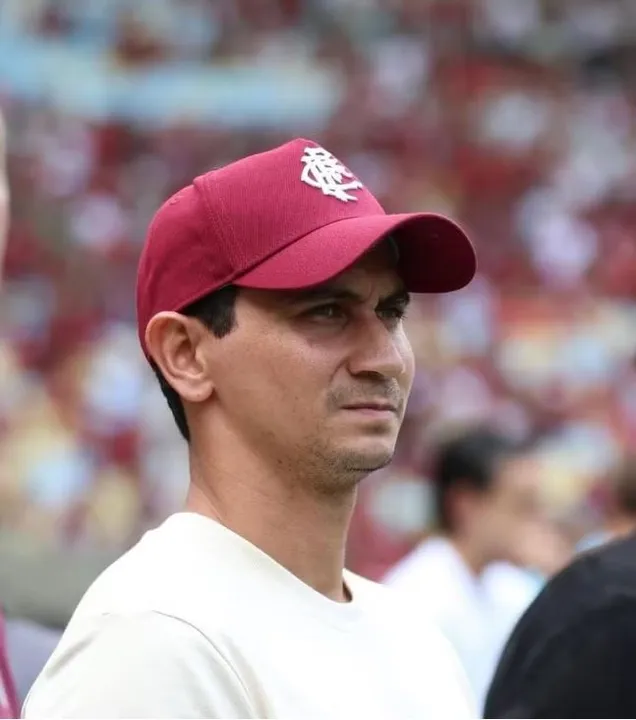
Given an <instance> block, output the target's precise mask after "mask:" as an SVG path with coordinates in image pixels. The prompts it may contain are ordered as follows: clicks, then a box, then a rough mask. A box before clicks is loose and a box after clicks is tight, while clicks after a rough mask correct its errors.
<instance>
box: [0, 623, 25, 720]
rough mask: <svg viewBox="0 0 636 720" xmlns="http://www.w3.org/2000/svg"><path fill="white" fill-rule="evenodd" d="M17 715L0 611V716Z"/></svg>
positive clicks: (16, 716)
mask: <svg viewBox="0 0 636 720" xmlns="http://www.w3.org/2000/svg"><path fill="white" fill-rule="evenodd" d="M18 717H20V708H19V707H18V696H17V693H16V689H15V684H14V682H13V675H12V673H11V668H10V667H9V659H8V657H7V646H6V642H5V628H4V615H3V614H2V613H1V612H0V718H18Z"/></svg>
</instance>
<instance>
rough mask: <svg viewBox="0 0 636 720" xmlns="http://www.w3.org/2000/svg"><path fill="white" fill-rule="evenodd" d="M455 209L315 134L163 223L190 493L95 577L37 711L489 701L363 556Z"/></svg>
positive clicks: (196, 192) (456, 236)
mask: <svg viewBox="0 0 636 720" xmlns="http://www.w3.org/2000/svg"><path fill="white" fill-rule="evenodd" d="M474 272H475V255H474V250H473V248H472V245H471V244H470V242H469V240H468V238H467V237H466V235H465V234H464V233H463V231H462V230H461V229H460V228H459V227H458V226H457V225H455V224H454V223H453V222H452V221H450V220H448V219H446V218H443V217H441V216H438V215H429V214H417V215H386V214H385V213H384V211H383V210H382V208H381V207H380V206H379V204H378V203H377V201H376V200H375V198H374V197H373V196H372V195H371V194H370V193H369V192H368V191H367V190H366V189H365V188H364V186H363V184H362V182H361V181H360V180H359V179H358V178H356V177H355V176H354V175H353V174H352V173H351V172H350V171H349V170H348V169H347V168H346V167H344V166H343V165H342V164H341V163H340V162H339V161H338V160H337V159H336V158H335V157H334V156H333V155H331V154H330V153H329V152H327V151H326V150H325V149H324V148H321V147H320V146H318V145H317V144H316V143H314V142H312V141H309V140H303V139H297V140H293V141H291V142H289V143H286V144H285V145H282V146H280V147H278V148H275V149H274V150H271V151H268V152H265V153H261V154H258V155H253V156H250V157H247V158H244V159H242V160H239V161H237V162H235V163H232V164H230V165H228V166H226V167H224V168H222V169H219V170H216V171H212V172H210V173H207V174H205V175H203V176H201V177H198V178H196V179H195V180H194V181H193V183H192V185H189V186H188V187H186V188H185V189H183V190H181V191H180V192H178V193H177V194H176V195H175V196H173V197H172V198H171V199H169V200H168V201H167V202H166V203H165V204H164V205H163V206H162V207H161V208H160V209H159V211H158V213H157V214H156V216H155V218H154V219H153V221H152V223H151V226H150V230H149V233H148V237H147V239H146V244H145V247H144V250H143V252H142V256H141V260H140V264H139V272H138V280H137V310H138V323H139V336H140V341H141V345H142V348H143V351H144V353H145V355H146V357H147V358H148V360H149V361H150V363H151V365H152V367H153V369H154V370H155V373H156V374H157V377H158V379H159V382H160V384H161V387H162V389H163V391H164V394H165V395H166V398H167V399H168V403H169V405H170V408H171V410H172V412H173V414H174V417H175V420H176V422H177V425H178V427H179V429H180V430H181V433H182V434H183V436H184V438H185V439H186V440H187V441H188V443H189V459H190V487H189V492H188V496H187V501H186V505H185V509H184V511H183V512H178V513H176V514H174V515H173V516H171V517H170V518H168V519H167V520H166V521H165V522H164V523H163V524H162V525H161V526H160V527H159V528H157V529H154V530H152V531H150V532H148V533H147V534H146V535H145V536H144V537H143V538H142V539H141V541H140V542H139V543H138V544H137V545H136V546H135V547H133V548H132V549H131V550H130V551H129V552H128V553H127V554H125V555H124V556H123V557H122V558H120V559H119V560H118V561H116V562H115V563H114V564H113V565H112V566H111V567H110V568H108V569H107V570H106V571H105V572H104V573H103V574H102V575H101V576H100V577H99V578H98V579H97V581H96V582H95V583H94V584H93V585H92V587H91V588H90V589H89V590H88V592H87V593H86V595H85V596H84V598H83V599H82V601H81V602H80V604H79V606H78V608H77V610H76V612H75V614H74V616H73V618H72V619H71V621H70V623H69V625H68V628H67V630H66V632H65V633H64V636H63V637H62V640H61V642H60V643H59V645H58V647H57V648H56V650H55V652H54V653H53V656H52V658H51V659H50V661H49V662H48V663H47V665H46V667H45V668H44V670H43V672H42V674H41V675H40V677H39V678H38V680H37V681H36V682H35V684H34V686H33V688H32V690H31V692H30V694H29V696H28V698H27V700H26V703H25V706H24V708H23V715H24V716H25V717H27V718H31V717H93V718H96V717H103V718H105V717H110V718H122V717H148V718H149V717H173V718H174V717H190V718H221V717H224V718H284V717H288V718H291V717H294V718H300V717H302V718H321V719H327V718H352V717H376V718H379V717H383V718H387V717H391V718H418V719H419V720H424V719H426V718H444V717H447V718H455V719H456V720H459V719H461V718H469V717H474V716H475V708H474V705H473V702H472V699H471V696H470V691H469V689H468V685H467V683H466V681H465V678H464V674H463V671H462V670H461V666H460V664H459V662H458V661H457V659H456V656H455V654H454V652H453V650H452V648H451V647H450V644H449V643H448V642H447V641H446V640H445V639H444V638H443V636H442V634H441V633H439V631H438V630H437V629H435V628H434V626H433V625H432V624H431V625H426V624H423V625H421V626H419V627H418V628H414V626H413V620H414V618H416V617H417V612H416V610H415V609H414V608H412V607H411V603H410V602H409V601H407V600H406V599H401V598H400V594H399V593H393V592H392V591H391V590H389V589H388V588H385V587H383V586H382V585H379V584H375V583H372V582H370V581H368V580H365V579H363V578H362V577H358V576H356V575H354V574H352V573H350V572H347V571H345V570H344V556H345V544H346V538H347V532H348V526H349V519H350V516H351V513H352V510H353V507H354V503H355V498H356V488H357V486H358V483H359V482H360V481H361V480H362V479H363V478H364V477H365V476H367V475H368V474H369V473H371V472H372V471H374V470H377V469H378V468H381V467H383V466H385V465H386V464H388V463H389V461H390V460H391V457H392V455H393V452H394V447H395V443H396V438H397V434H398V431H399V428H400V424H401V422H402V418H403V415H404V408H405V404H406V400H407V397H408V394H409V391H410V388H411V383H412V380H413V372H414V359H413V353H412V350H411V347H410V344H409V342H408V340H407V337H406V334H405V330H404V326H403V322H402V317H403V315H404V312H405V310H406V306H407V304H408V300H409V295H408V293H409V292H447V291H451V290H454V289H458V288H459V287H462V286H464V285H465V284H467V283H468V282H469V281H470V279H471V278H472V277H473V274H474Z"/></svg>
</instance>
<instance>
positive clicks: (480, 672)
mask: <svg viewBox="0 0 636 720" xmlns="http://www.w3.org/2000/svg"><path fill="white" fill-rule="evenodd" d="M384 582H385V584H387V585H389V586H391V587H393V588H394V589H398V590H400V591H403V592H405V593H408V594H409V595H410V597H411V598H413V599H415V600H416V602H417V604H418V607H419V608H420V613H421V619H422V621H423V622H431V621H432V622H434V623H435V624H436V625H437V626H438V627H439V629H440V630H441V631H442V632H443V633H444V635H446V637H447V638H448V639H449V640H450V641H451V643H452V645H453V646H454V648H455V651H456V652H457V655H458V656H459V659H460V661H461V663H462V665H463V666H464V669H465V671H466V674H467V676H468V680H469V682H470V684H471V687H472V691H473V695H474V696H475V698H476V700H477V703H478V705H479V707H483V703H484V701H485V696H486V693H487V691H488V687H489V685H490V681H491V680H492V675H493V673H494V671H495V668H496V665H497V662H498V660H499V657H500V654H501V651H502V650H503V647H504V645H505V643H506V640H507V639H508V637H509V635H510V633H511V631H512V629H513V628H514V625H515V624H516V622H517V620H518V619H519V617H520V615H521V614H522V613H523V612H524V610H525V609H526V608H527V607H528V605H529V604H530V603H531V602H532V600H533V599H534V597H535V596H536V593H537V592H538V590H539V587H540V584H539V582H538V581H536V580H535V579H534V578H533V577H532V576H530V575H529V574H528V573H526V572H525V571H523V570H521V569H519V568H516V567H515V566H514V565H510V564H508V563H503V562H502V563H493V564H492V565H490V566H489V567H488V568H486V570H485V571H484V572H483V573H482V574H481V576H476V575H475V574H474V573H473V572H471V570H470V569H469V568H468V567H467V565H466V564H465V562H464V560H463V559H462V558H461V556H460V555H459V553H458V552H457V551H456V550H455V548H454V547H453V545H452V544H451V543H450V542H449V541H448V540H446V539H444V538H430V539H428V540H425V541H424V542H422V543H421V544H420V545H419V546H418V547H416V548H415V549H414V550H413V551H412V552H411V553H409V554H408V555H407V556H406V557H405V558H403V559H402V560H401V561H400V562H399V563H398V564H397V565H395V566H394V567H393V568H392V569H391V570H390V571H389V573H388V574H387V575H386V577H385V578H384Z"/></svg>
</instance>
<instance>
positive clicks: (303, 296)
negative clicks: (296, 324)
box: [283, 285, 411, 307]
mask: <svg viewBox="0 0 636 720" xmlns="http://www.w3.org/2000/svg"><path fill="white" fill-rule="evenodd" d="M283 299H284V302H285V303H286V304H290V305H296V304H298V305H300V304H304V303H311V302H320V301H329V302H349V303H354V304H356V303H358V304H359V303H363V302H365V299H366V298H365V297H364V295H361V294H360V293H356V292H354V291H353V290H349V289H347V288H339V287H332V286H329V285H321V286H319V287H315V288H308V289H307V290H298V291H292V292H289V293H287V292H286V293H285V294H284V296H283ZM410 300H411V296H410V295H409V293H408V292H407V290H405V289H404V288H398V289H397V290H394V291H393V292H391V293H389V294H388V295H385V296H384V297H382V298H380V300H379V302H378V305H381V306H382V305H402V306H404V307H406V306H407V305H408V304H409V302H410Z"/></svg>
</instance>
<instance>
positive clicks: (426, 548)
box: [385, 427, 552, 703]
mask: <svg viewBox="0 0 636 720" xmlns="http://www.w3.org/2000/svg"><path fill="white" fill-rule="evenodd" d="M432 481H433V486H434V491H435V495H436V504H437V508H438V516H439V525H440V530H441V533H440V534H439V535H437V536H434V537H431V538H428V539H426V540H424V541H423V542H422V543H421V544H420V545H419V546H418V547H416V548H415V549H414V550H413V551H412V552H411V553H410V554H409V555H407V556H406V557H405V558H403V559H402V560H401V561H400V562H399V563H398V564H397V565H396V566H395V567H394V568H393V569H392V570H390V571H389V573H388V575H387V576H386V578H385V582H386V584H388V585H390V586H393V587H394V588H397V589H400V590H402V591H404V592H407V593H409V594H410V595H411V596H412V597H414V598H417V600H418V604H419V607H420V608H421V612H422V615H423V616H424V617H425V618H426V619H433V620H434V621H435V623H436V624H437V625H438V626H439V627H440V629H441V630H442V631H443V632H444V634H445V635H446V636H447V637H448V638H449V639H450V640H451V642H452V644H453V645H454V647H455V650H456V651H457V654H458V656H459V658H460V660H461V661H462V664H463V666H464V669H465V670H466V672H467V675H468V678H469V681H470V683H471V686H472V689H473V692H474V694H475V696H476V698H477V701H478V702H480V703H483V701H484V699H485V693H486V690H487V688H488V683H489V682H490V679H491V677H492V673H493V672H494V668H495V664H496V662H497V659H498V656H499V653H500V652H501V649H502V648H503V645H504V643H505V641H506V639H507V637H508V634H509V633H510V631H511V630H512V628H513V626H514V623H515V622H516V620H517V619H518V617H519V616H520V614H521V613H522V612H523V610H524V609H525V608H526V607H527V605H528V604H529V603H530V602H531V600H532V599H533V598H534V596H535V594H536V592H537V591H538V589H539V586H540V585H539V580H538V579H537V578H536V577H534V576H533V575H532V574H530V573H529V572H525V571H523V570H521V569H519V568H518V567H517V566H516V563H519V564H521V563H523V564H534V565H537V564H541V565H544V564H545V563H544V562H541V563H540V562H539V553H544V552H546V550H548V551H549V552H550V560H551V559H552V558H551V555H552V549H551V548H547V549H546V548H545V547H544V545H543V544H542V543H545V540H543V539H542V538H541V536H540V535H539V532H538V530H537V529H536V528H537V525H538V521H539V494H538V492H539V487H538V482H537V473H536V469H535V466H534V463H533V459H532V456H531V454H530V453H527V452H524V451H522V450H521V448H517V447H516V446H515V444H514V443H513V442H511V441H510V440H508V439H507V438H506V437H504V436H503V435H501V434H499V433H497V432H495V431H493V430H490V429H488V428H483V427H477V428H471V429H469V430H463V431H461V432H459V434H456V435H453V436H452V437H451V438H449V439H447V440H446V441H445V442H444V443H442V444H441V446H440V448H439V450H438V452H437V457H436V460H435V462H434V467H433V472H432ZM521 548H523V554H524V556H523V557H520V555H521V552H520V551H521ZM530 552H532V553H534V554H535V557H530ZM542 569H544V570H545V568H542ZM550 569H552V568H550Z"/></svg>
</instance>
